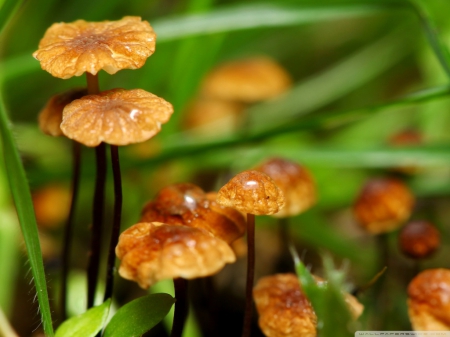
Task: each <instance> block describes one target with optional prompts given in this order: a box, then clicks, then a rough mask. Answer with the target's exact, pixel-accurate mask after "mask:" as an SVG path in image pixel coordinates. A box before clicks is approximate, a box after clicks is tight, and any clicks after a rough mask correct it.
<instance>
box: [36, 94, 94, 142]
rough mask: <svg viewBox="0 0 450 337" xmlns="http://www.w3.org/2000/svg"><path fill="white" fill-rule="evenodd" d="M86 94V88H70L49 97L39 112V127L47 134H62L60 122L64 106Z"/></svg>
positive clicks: (55, 135) (56, 135)
mask: <svg viewBox="0 0 450 337" xmlns="http://www.w3.org/2000/svg"><path fill="white" fill-rule="evenodd" d="M86 94H87V90H86V89H71V90H69V91H66V92H63V93H61V94H58V95H55V96H53V97H51V98H50V99H49V101H48V102H47V104H46V105H45V106H44V108H43V109H42V110H41V112H40V113H39V128H40V129H41V131H42V132H43V133H45V134H47V135H50V136H54V137H58V136H62V135H63V133H62V131H61V122H62V114H63V109H64V107H65V106H66V105H67V104H69V103H71V102H72V101H73V100H75V99H79V98H81V97H83V96H85V95H86Z"/></svg>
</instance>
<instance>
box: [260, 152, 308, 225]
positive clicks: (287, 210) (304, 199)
mask: <svg viewBox="0 0 450 337" xmlns="http://www.w3.org/2000/svg"><path fill="white" fill-rule="evenodd" d="M255 170H257V171H261V172H263V173H265V174H267V175H268V176H269V177H270V178H272V180H273V181H274V182H275V184H276V185H277V186H278V187H279V188H280V189H281V190H282V191H283V195H284V200H285V206H284V207H283V208H282V209H281V210H280V211H279V212H278V213H276V214H274V216H275V217H279V218H283V217H289V216H295V215H298V214H300V213H302V212H303V211H305V210H307V209H308V208H310V207H311V206H312V205H313V204H314V203H315V202H316V187H315V184H314V181H313V179H312V177H311V174H310V173H309V172H308V171H307V170H306V169H305V168H304V167H302V166H300V165H299V164H297V163H294V162H292V161H289V160H285V159H282V158H272V159H269V160H267V161H266V162H264V163H263V164H261V165H259V166H258V167H256V168H255Z"/></svg>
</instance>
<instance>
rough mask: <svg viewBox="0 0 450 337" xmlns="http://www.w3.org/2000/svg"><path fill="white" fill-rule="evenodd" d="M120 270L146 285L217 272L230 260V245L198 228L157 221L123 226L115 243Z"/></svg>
mask: <svg viewBox="0 0 450 337" xmlns="http://www.w3.org/2000/svg"><path fill="white" fill-rule="evenodd" d="M116 254H117V257H118V258H119V259H120V260H121V264H120V268H119V274H120V276H122V277H123V278H125V279H128V280H133V281H135V282H137V283H138V284H139V285H140V286H141V287H142V288H144V289H147V288H148V287H150V286H151V285H152V284H154V283H155V282H157V281H159V280H164V279H171V278H178V277H181V278H184V279H193V278H197V277H204V276H209V275H213V274H215V273H217V272H218V271H219V270H220V269H222V268H223V267H224V266H225V264H227V263H233V262H234V261H235V255H234V253H233V251H232V250H231V248H230V246H229V245H228V244H227V243H226V242H225V241H223V240H221V239H219V238H216V237H214V236H213V235H212V234H210V233H208V232H206V231H204V230H201V229H197V228H191V227H187V226H177V225H168V224H163V223H158V222H153V223H138V224H136V225H134V226H132V227H130V228H129V229H127V230H125V231H124V232H123V233H122V234H121V235H120V238H119V244H118V245H117V247H116Z"/></svg>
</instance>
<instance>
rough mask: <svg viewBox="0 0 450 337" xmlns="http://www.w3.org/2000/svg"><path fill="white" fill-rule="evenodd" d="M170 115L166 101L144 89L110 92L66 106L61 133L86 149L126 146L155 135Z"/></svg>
mask: <svg viewBox="0 0 450 337" xmlns="http://www.w3.org/2000/svg"><path fill="white" fill-rule="evenodd" d="M172 113H173V107H172V105H171V104H170V103H169V102H166V101H165V100H164V99H162V98H160V97H158V96H156V95H153V94H151V93H149V92H147V91H145V90H142V89H133V90H125V89H112V90H107V91H103V92H101V93H99V94H98V95H87V96H84V97H82V98H80V99H77V100H75V101H73V102H72V103H70V104H68V105H67V106H66V107H65V108H64V111H63V121H62V123H61V130H62V132H63V133H64V134H65V135H66V136H67V137H69V138H71V139H74V140H76V141H77V142H80V143H82V144H84V145H86V146H97V145H99V144H100V143H101V142H105V143H109V144H113V145H127V144H130V143H138V142H143V141H146V140H148V139H150V138H151V137H153V136H154V135H156V134H157V133H158V132H159V131H160V130H161V124H163V123H166V122H167V121H168V120H169V119H170V116H171V115H172Z"/></svg>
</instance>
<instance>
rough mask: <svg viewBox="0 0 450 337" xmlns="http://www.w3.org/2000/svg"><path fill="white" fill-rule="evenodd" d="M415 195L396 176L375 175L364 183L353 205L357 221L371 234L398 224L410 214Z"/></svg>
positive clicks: (393, 228)
mask: <svg viewBox="0 0 450 337" xmlns="http://www.w3.org/2000/svg"><path fill="white" fill-rule="evenodd" d="M413 206H414V196H413V194H412V193H411V192H410V190H409V189H408V187H407V186H406V185H405V184H403V183H402V182H401V181H399V180H396V179H372V180H369V181H368V182H367V183H366V184H365V185H364V187H363V189H362V191H361V193H360V194H359V196H358V198H357V199H356V202H355V204H354V207H353V211H354V215H355V217H356V219H357V221H358V223H359V224H360V225H361V226H362V227H363V228H364V229H366V230H367V231H368V232H370V233H372V234H380V233H386V232H390V231H394V230H396V229H397V228H399V227H400V226H401V225H402V224H403V223H404V221H406V220H407V219H408V217H409V216H410V215H411V212H412V208H413Z"/></svg>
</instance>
